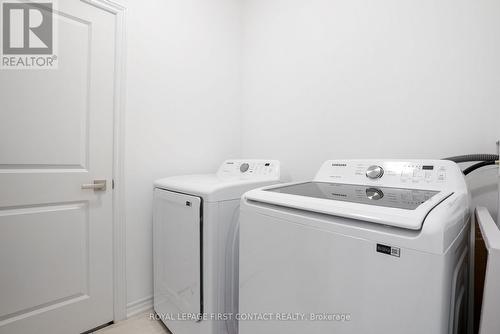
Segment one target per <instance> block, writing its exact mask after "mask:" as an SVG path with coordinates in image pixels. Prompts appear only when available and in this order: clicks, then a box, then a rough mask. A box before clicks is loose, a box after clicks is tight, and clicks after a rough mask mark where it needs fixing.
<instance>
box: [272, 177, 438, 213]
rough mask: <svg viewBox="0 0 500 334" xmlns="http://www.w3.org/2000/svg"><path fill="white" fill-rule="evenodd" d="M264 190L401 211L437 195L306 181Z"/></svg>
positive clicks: (398, 189) (402, 189)
mask: <svg viewBox="0 0 500 334" xmlns="http://www.w3.org/2000/svg"><path fill="white" fill-rule="evenodd" d="M267 191H271V192H277V193H283V194H290V195H298V196H305V197H314V198H322V199H329V200H335V201H342V202H353V203H361V204H368V205H375V206H382V207H389V208H398V209H405V210H415V209H416V208H418V207H419V206H420V205H421V204H422V203H424V202H426V201H427V200H428V199H430V198H431V197H433V196H434V195H436V194H437V193H439V191H432V190H420V189H404V188H389V187H373V186H366V185H355V184H340V183H327V182H306V183H300V184H294V185H290V186H284V187H278V188H271V189H267Z"/></svg>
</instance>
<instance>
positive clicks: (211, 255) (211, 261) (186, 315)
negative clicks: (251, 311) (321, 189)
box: [153, 160, 280, 334]
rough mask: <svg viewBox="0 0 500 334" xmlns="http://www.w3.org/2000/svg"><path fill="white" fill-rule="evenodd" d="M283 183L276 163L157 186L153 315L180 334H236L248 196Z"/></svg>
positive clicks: (231, 166) (239, 163)
mask: <svg viewBox="0 0 500 334" xmlns="http://www.w3.org/2000/svg"><path fill="white" fill-rule="evenodd" d="M279 179H280V164H279V162H278V161H276V160H227V161H225V162H224V163H223V164H222V165H221V166H220V168H219V169H218V171H217V173H215V174H207V175H184V176H174V177H169V178H165V179H161V180H158V181H156V182H155V189H154V209H153V211H154V216H153V233H154V236H153V243H154V245H153V257H154V310H155V311H156V313H157V314H158V317H159V318H160V319H161V320H162V321H163V322H164V323H165V325H166V326H167V327H168V328H169V330H170V331H171V332H172V333H173V334H193V333H198V334H224V333H231V334H232V333H234V332H235V328H236V327H235V323H234V315H233V313H235V312H236V309H237V299H236V298H237V285H236V284H237V283H236V279H237V259H238V258H237V247H238V244H237V242H238V240H237V219H238V213H239V204H240V197H241V195H242V194H243V193H244V192H246V191H248V190H250V189H253V188H258V187H262V186H265V185H270V184H275V183H277V182H278V181H279Z"/></svg>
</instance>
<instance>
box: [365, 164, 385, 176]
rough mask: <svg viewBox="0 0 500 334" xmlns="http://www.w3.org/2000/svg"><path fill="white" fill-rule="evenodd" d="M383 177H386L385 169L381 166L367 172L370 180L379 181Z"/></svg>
mask: <svg viewBox="0 0 500 334" xmlns="http://www.w3.org/2000/svg"><path fill="white" fill-rule="evenodd" d="M382 175H384V169H383V168H382V167H380V166H376V165H373V166H370V167H368V169H367V170H366V177H368V178H370V179H379V178H381V177H382Z"/></svg>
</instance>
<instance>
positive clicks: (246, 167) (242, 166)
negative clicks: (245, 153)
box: [240, 162, 250, 173]
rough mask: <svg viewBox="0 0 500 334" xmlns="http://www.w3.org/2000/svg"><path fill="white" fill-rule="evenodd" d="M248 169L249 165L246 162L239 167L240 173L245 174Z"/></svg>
mask: <svg viewBox="0 0 500 334" xmlns="http://www.w3.org/2000/svg"><path fill="white" fill-rule="evenodd" d="M248 168H250V165H249V164H247V163H246V162H245V163H242V164H241V166H240V172H242V173H245V172H246V171H247V170H248Z"/></svg>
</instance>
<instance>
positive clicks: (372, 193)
mask: <svg viewBox="0 0 500 334" xmlns="http://www.w3.org/2000/svg"><path fill="white" fill-rule="evenodd" d="M366 197H368V198H369V199H371V200H374V201H377V200H379V199H381V198H382V197H384V193H383V192H382V190H380V189H377V188H368V189H366Z"/></svg>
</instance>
